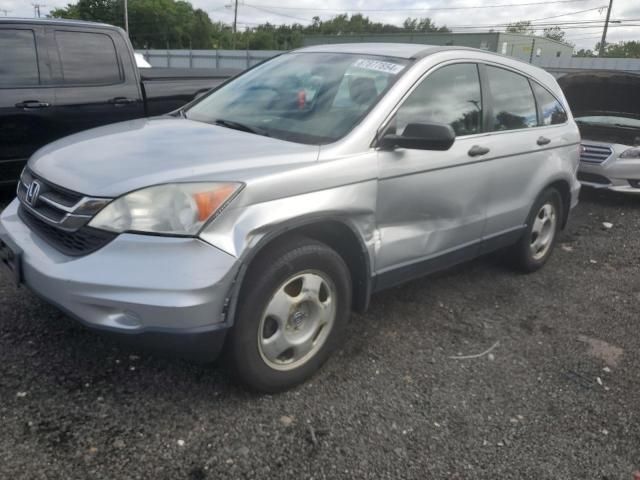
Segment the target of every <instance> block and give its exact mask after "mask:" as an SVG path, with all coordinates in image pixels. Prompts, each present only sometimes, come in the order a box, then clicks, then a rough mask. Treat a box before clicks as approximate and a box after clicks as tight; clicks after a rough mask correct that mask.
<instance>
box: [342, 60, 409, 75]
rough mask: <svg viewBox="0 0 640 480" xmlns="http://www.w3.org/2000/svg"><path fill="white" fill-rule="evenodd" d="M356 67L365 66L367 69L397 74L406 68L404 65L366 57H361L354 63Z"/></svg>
mask: <svg viewBox="0 0 640 480" xmlns="http://www.w3.org/2000/svg"><path fill="white" fill-rule="evenodd" d="M353 66H354V67H357V68H364V69H365V70H375V71H376V72H384V73H390V74H392V75H397V74H398V73H400V72H401V71H402V70H403V69H404V65H399V64H397V63H392V62H382V61H380V60H369V59H366V58H360V59H358V60H356V61H355V63H354V64H353Z"/></svg>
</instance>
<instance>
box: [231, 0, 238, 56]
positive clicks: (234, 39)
mask: <svg viewBox="0 0 640 480" xmlns="http://www.w3.org/2000/svg"><path fill="white" fill-rule="evenodd" d="M237 24H238V0H236V7H235V9H234V11H233V42H232V44H233V49H234V50H235V49H236V31H237Z"/></svg>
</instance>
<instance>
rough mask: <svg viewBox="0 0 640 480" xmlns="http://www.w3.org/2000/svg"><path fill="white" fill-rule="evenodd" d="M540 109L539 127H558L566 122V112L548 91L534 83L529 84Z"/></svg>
mask: <svg viewBox="0 0 640 480" xmlns="http://www.w3.org/2000/svg"><path fill="white" fill-rule="evenodd" d="M531 84H532V85H533V91H534V92H535V94H536V100H537V101H538V107H539V108H540V113H541V118H540V125H559V124H561V123H565V122H566V121H567V112H566V110H565V109H564V108H562V105H561V104H560V102H559V101H558V100H557V99H556V97H554V96H553V95H552V94H551V93H550V92H549V90H547V89H546V88H544V87H543V86H542V85H540V84H539V83H536V82H531Z"/></svg>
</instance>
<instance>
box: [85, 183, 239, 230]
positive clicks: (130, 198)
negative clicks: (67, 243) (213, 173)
mask: <svg viewBox="0 0 640 480" xmlns="http://www.w3.org/2000/svg"><path fill="white" fill-rule="evenodd" d="M241 188H242V184H240V183H174V184H168V185H157V186H155V187H149V188H145V189H142V190H137V191H135V192H131V193H128V194H127V195H124V196H122V197H120V198H118V199H116V200H114V201H113V202H111V203H110V204H109V205H107V206H106V207H105V208H103V209H102V210H101V211H100V212H99V213H98V214H97V215H96V216H95V217H94V218H93V219H92V220H91V222H90V223H89V226H90V227H93V228H99V229H101V230H107V231H110V232H116V233H122V232H145V233H161V234H168V235H195V234H196V233H198V232H199V231H200V229H201V228H202V226H203V225H204V224H205V223H206V222H207V221H208V220H209V219H211V218H212V217H214V216H215V215H216V214H217V213H218V212H220V211H221V209H222V208H223V207H224V206H225V205H226V204H228V203H229V202H230V201H231V200H232V199H233V197H234V196H235V195H236V194H237V193H238V192H239V191H240V189H241Z"/></svg>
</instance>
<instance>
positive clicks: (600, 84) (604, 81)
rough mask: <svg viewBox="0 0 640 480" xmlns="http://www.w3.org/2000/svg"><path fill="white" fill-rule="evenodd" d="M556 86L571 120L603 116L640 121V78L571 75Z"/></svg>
mask: <svg viewBox="0 0 640 480" xmlns="http://www.w3.org/2000/svg"><path fill="white" fill-rule="evenodd" d="M558 84H559V85H560V87H561V88H562V91H563V92H564V94H565V97H567V101H568V102H569V106H570V107H571V112H572V113H573V115H574V116H575V117H580V116H588V115H599V114H605V113H607V114H617V115H619V116H623V117H633V118H640V75H637V74H633V73H624V72H589V73H572V74H568V75H565V76H563V77H560V78H558Z"/></svg>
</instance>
